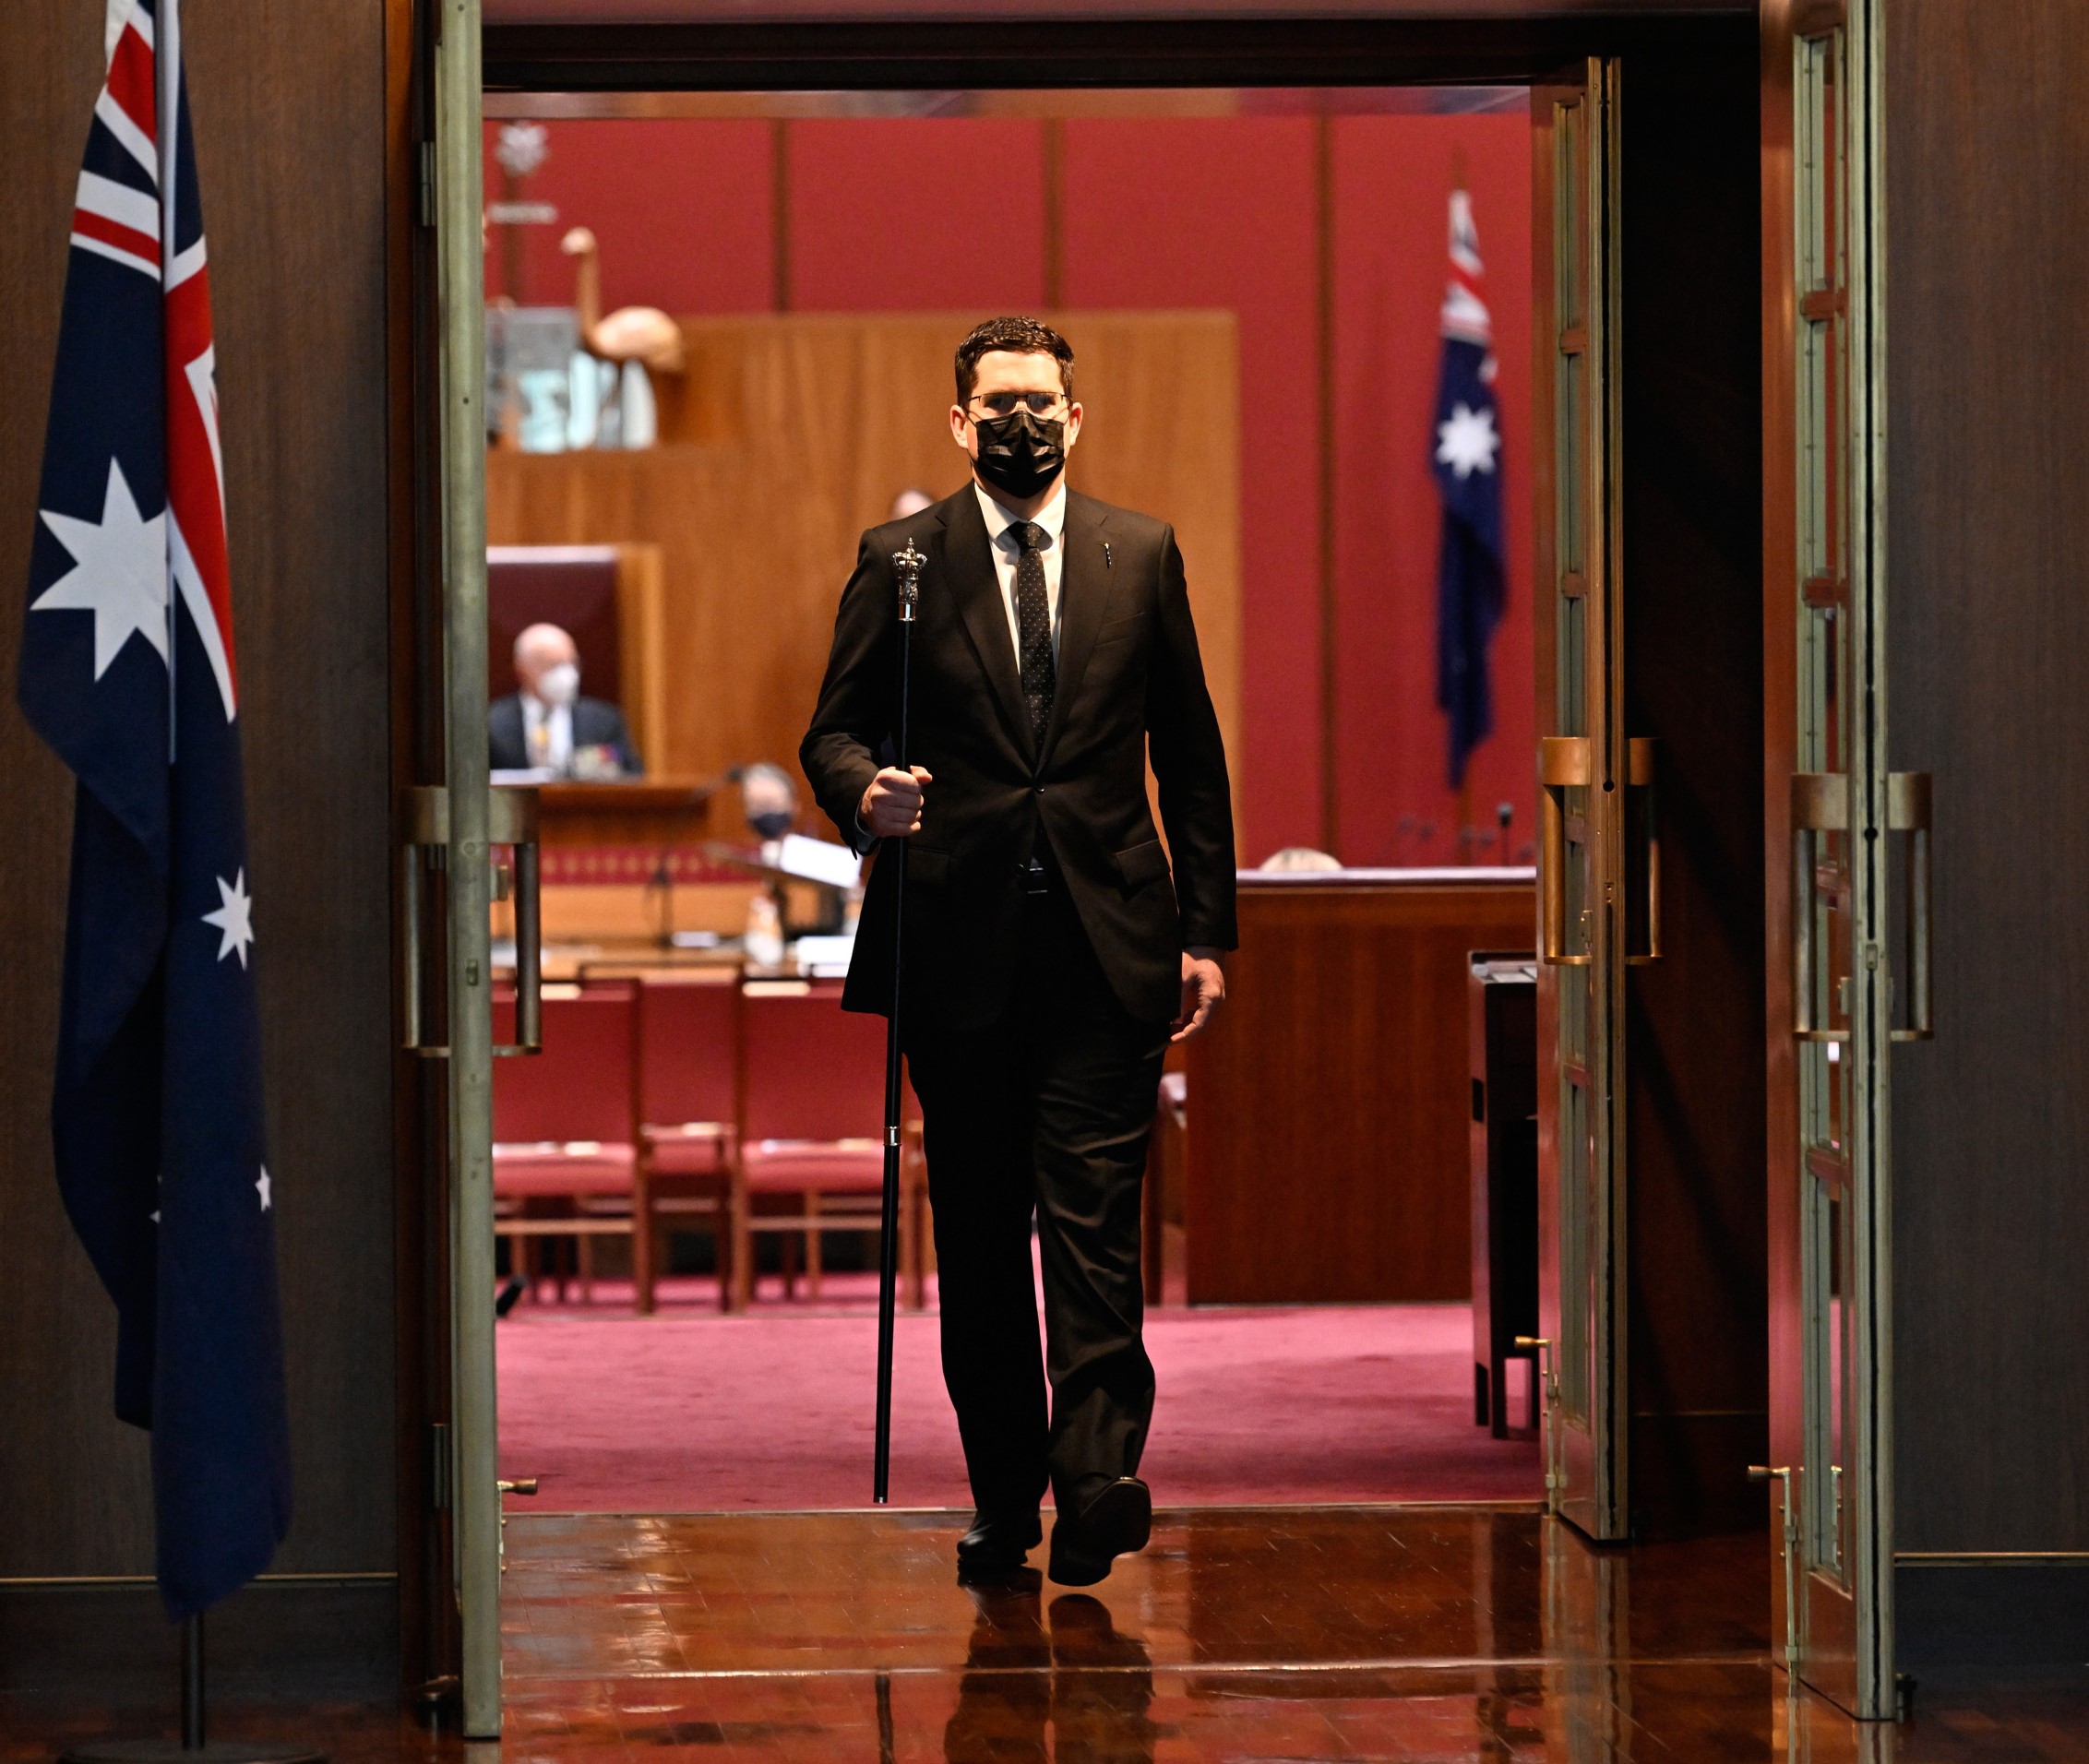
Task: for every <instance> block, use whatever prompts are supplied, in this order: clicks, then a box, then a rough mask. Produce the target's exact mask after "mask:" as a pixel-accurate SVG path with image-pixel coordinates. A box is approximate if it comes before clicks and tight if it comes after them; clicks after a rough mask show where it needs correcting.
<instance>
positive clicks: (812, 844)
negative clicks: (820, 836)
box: [761, 833, 863, 888]
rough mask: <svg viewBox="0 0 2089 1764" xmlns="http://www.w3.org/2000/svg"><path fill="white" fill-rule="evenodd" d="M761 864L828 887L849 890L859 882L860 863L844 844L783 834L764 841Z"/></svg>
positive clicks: (861, 865)
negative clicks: (779, 837) (777, 837)
mask: <svg viewBox="0 0 2089 1764" xmlns="http://www.w3.org/2000/svg"><path fill="white" fill-rule="evenodd" d="M761 859H762V862H763V863H764V864H768V865H769V866H770V868H772V869H776V870H781V871H782V873H783V874H784V875H785V876H795V877H797V878H798V880H800V881H801V882H824V883H825V884H826V885H827V886H828V887H829V888H854V887H855V886H856V884H857V883H858V882H859V881H861V880H862V879H863V860H862V859H861V858H859V857H858V856H857V855H856V854H855V853H854V852H852V851H850V850H849V848H848V847H847V846H846V845H835V844H832V843H830V841H828V840H814V839H807V838H806V836H805V835H804V834H803V833H786V834H784V836H783V837H782V839H780V840H765V841H764V842H763V845H762V848H761Z"/></svg>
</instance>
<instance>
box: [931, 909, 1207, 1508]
mask: <svg viewBox="0 0 2089 1764" xmlns="http://www.w3.org/2000/svg"><path fill="white" fill-rule="evenodd" d="M1024 941H1025V949H1024V956H1023V960H1022V963H1021V967H1020V969H1019V980H1018V984H1017V988H1016V992H1015V994H1014V995H1013V996H1012V997H1011V998H1010V1000H1009V1007H1008V1009H1007V1010H1006V1012H1005V1013H1004V1014H1003V1016H1002V1018H1001V1019H1000V1020H999V1021H998V1022H997V1023H994V1024H991V1025H989V1026H987V1027H986V1028H985V1029H972V1030H963V1031H953V1030H947V1029H936V1028H928V1029H924V1030H920V1031H912V1032H909V1033H907V1034H906V1035H905V1037H904V1039H905V1043H906V1053H907V1066H908V1069H909V1072H910V1073H911V1075H912V1077H913V1087H914V1093H915V1094H916V1095H917V1096H918V1097H920V1099H921V1108H922V1126H923V1133H924V1148H925V1151H926V1153H927V1157H928V1195H929V1200H930V1203H931V1204H932V1205H933V1207H934V1208H935V1210H936V1259H937V1279H938V1283H939V1286H940V1289H941V1299H942V1330H943V1378H944V1382H945V1384H946V1385H948V1386H949V1392H950V1401H951V1404H952V1406H953V1407H954V1408H955V1409H956V1410H957V1412H958V1431H959V1434H960V1435H961V1436H962V1438H963V1440H964V1449H965V1466H966V1469H967V1471H968V1472H970V1475H971V1478H972V1492H973V1500H974V1502H975V1503H977V1505H978V1506H979V1507H980V1508H983V1509H985V1510H987V1511H990V1512H1009V1511H1021V1510H1023V1509H1026V1508H1033V1507H1035V1506H1036V1505H1037V1503H1038V1500H1039V1498H1040V1496H1042V1495H1043V1494H1044V1489H1045V1486H1046V1484H1047V1483H1049V1484H1050V1486H1051V1488H1052V1490H1053V1493H1054V1496H1055V1499H1056V1502H1057V1504H1058V1506H1059V1508H1060V1510H1062V1511H1065V1510H1067V1509H1068V1508H1075V1507H1077V1506H1078V1505H1079V1504H1080V1502H1081V1501H1083V1500H1085V1499H1086V1498H1088V1496H1091V1495H1092V1494H1093V1493H1094V1491H1095V1490H1096V1489H1098V1488H1100V1487H1101V1486H1103V1484H1105V1483H1107V1482H1109V1481H1111V1480H1112V1479H1114V1478H1116V1477H1118V1476H1128V1475H1131V1474H1132V1473H1134V1472H1136V1471H1137V1470H1138V1468H1139V1459H1140V1453H1141V1452H1142V1451H1143V1450H1144V1448H1145V1445H1146V1429H1147V1425H1148V1424H1149V1422H1150V1421H1151V1420H1152V1413H1153V1365H1152V1361H1150V1360H1149V1359H1148V1358H1147V1357H1146V1348H1145V1344H1144V1343H1143V1341H1141V1340H1140V1325H1141V1323H1142V1322H1143V1320H1144V1315H1145V1304H1144V1295H1143V1293H1142V1291H1141V1287H1140V1265H1139V1226H1140V1187H1141V1186H1142V1184H1143V1181H1144V1178H1145V1172H1146V1141H1147V1136H1148V1135H1149V1134H1150V1133H1151V1132H1152V1125H1153V1108H1154V1099H1155V1096H1156V1094H1157V1092H1158V1090H1159V1086H1160V1081H1161V1062H1162V1059H1163V1057H1164V1055H1165V1054H1166V1052H1167V1043H1168V1026H1167V1025H1166V1024H1165V1023H1141V1022H1139V1021H1137V1020H1136V1019H1133V1018H1132V1017H1130V1016H1129V1015H1128V1014H1127V1012H1126V1011H1125V1008H1124V1007H1123V1006H1122V1005H1121V1004H1119V1003H1118V1002H1117V998H1116V994H1115V993H1114V992H1113V991H1112V990H1111V987H1110V983H1109V981H1108V979H1107V978H1106V977H1105V976H1104V972H1103V970H1102V967H1101V965H1100V963H1098V962H1097V960H1096V959H1095V954H1094V951H1093V950H1092V948H1090V946H1089V942H1088V937H1087V935H1086V933H1085V932H1083V931H1082V930H1081V927H1080V920H1079V918H1078V917H1077V915H1076V914H1075V912H1074V909H1073V905H1072V903H1071V902H1070V901H1069V900H1067V898H1066V896H1065V894H1064V892H1063V891H1062V889H1061V888H1058V887H1057V886H1055V887H1054V888H1052V889H1051V890H1050V891H1049V892H1047V893H1044V894H1040V895H1033V896H1032V897H1030V900H1029V902H1028V904H1027V908H1026V916H1025V923H1024ZM1033 1213H1034V1215H1035V1217H1036V1221H1037V1235H1038V1240H1039V1244H1040V1246H1041V1248H1042V1252H1043V1263H1044V1335H1045V1342H1046V1351H1045V1353H1044V1355H1043V1356H1042V1358H1041V1357H1040V1354H1039V1352H1038V1340H1037V1311H1036V1301H1035V1297H1034V1289H1033V1284H1032V1277H1031V1259H1030V1225H1031V1219H1032V1216H1033ZM1047 1369H1048V1370H1049V1373H1050V1379H1051V1403H1050V1410H1049V1413H1048V1414H1047V1410H1046V1402H1045V1375H1046V1371H1047Z"/></svg>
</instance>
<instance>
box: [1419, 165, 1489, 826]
mask: <svg viewBox="0 0 2089 1764" xmlns="http://www.w3.org/2000/svg"><path fill="white" fill-rule="evenodd" d="M1480 276H1481V268H1480V239H1479V234H1478V233H1477V232H1475V231H1474V227H1473V202H1472V198H1471V197H1469V196H1467V195H1466V193H1465V192H1464V191H1463V190H1453V191H1452V192H1451V194H1450V287H1449V288H1448V289H1447V290H1446V292H1445V293H1444V297H1443V310H1442V315H1441V321H1440V328H1441V329H1442V332H1443V366H1442V369H1441V371H1440V373H1439V374H1438V378H1437V402H1436V432H1435V435H1436V438H1435V446H1434V449H1433V453H1432V460H1431V464H1432V469H1433V470H1434V471H1435V472H1436V481H1437V487H1438V490H1440V491H1441V492H1442V494H1443V536H1442V539H1441V540H1440V542H1438V553H1437V703H1438V706H1439V707H1440V708H1441V709H1442V710H1443V713H1444V715H1445V717H1446V718H1447V719H1448V720H1449V721H1450V783H1451V787H1452V788H1453V789H1456V788H1457V787H1458V786H1459V785H1461V784H1462V783H1463V782H1464V781H1465V762H1466V760H1467V758H1469V757H1471V755H1472V752H1473V749H1474V748H1475V747H1477V746H1478V745H1480V743H1481V742H1483V741H1485V740H1486V738H1487V736H1488V735H1489V734H1490V733H1493V730H1494V697H1493V691H1492V686H1491V683H1490V682H1489V680H1488V678H1487V644H1488V642H1489V641H1490V640H1491V639H1492V638H1493V636H1494V627H1495V626H1497V625H1498V624H1499V623H1500V622H1501V607H1502V599H1503V593H1504V589H1505V585H1506V583H1507V580H1508V575H1507V571H1506V569H1505V567H1504V562H1503V556H1502V543H1501V465H1500V458H1499V456H1500V452H1501V428H1500V418H1499V414H1498V411H1497V410H1496V407H1495V401H1494V377H1495V363H1494V326H1493V322H1492V320H1491V319H1490V318H1489V317H1488V316H1487V309H1486V302H1485V301H1484V300H1482V299H1481V298H1480Z"/></svg>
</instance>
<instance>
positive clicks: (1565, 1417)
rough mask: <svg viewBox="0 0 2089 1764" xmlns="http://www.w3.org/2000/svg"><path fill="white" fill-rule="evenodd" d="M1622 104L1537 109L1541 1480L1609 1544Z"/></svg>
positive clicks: (1616, 1488) (1590, 95)
mask: <svg viewBox="0 0 2089 1764" xmlns="http://www.w3.org/2000/svg"><path fill="white" fill-rule="evenodd" d="M1532 118H1533V125H1534V201H1533V204H1532V207H1533V214H1534V221H1535V228H1536V232H1537V237H1536V239H1535V241H1534V254H1533V255H1534V262H1535V265H1536V273H1537V290H1536V302H1535V307H1536V315H1537V324H1536V326H1535V331H1536V336H1537V350H1538V357H1539V359H1538V362H1537V365H1536V372H1535V374H1534V385H1535V387H1536V399H1535V403H1536V406H1537V409H1536V411H1535V412H1534V423H1535V425H1536V429H1537V433H1538V435H1540V437H1541V438H1543V437H1546V436H1547V435H1549V438H1550V449H1549V458H1547V459H1545V460H1544V463H1543V464H1542V465H1541V467H1540V471H1539V474H1538V478H1539V482H1538V494H1539V509H1538V517H1539V518H1538V522H1537V531H1538V543H1537V569H1536V572H1535V579H1536V582H1537V590H1536V592H1537V596H1538V619H1537V626H1538V632H1537V674H1538V698H1539V703H1538V728H1539V732H1540V733H1539V739H1538V782H1539V785H1540V793H1539V813H1540V816H1541V831H1542V838H1541V840H1540V851H1539V875H1538V950H1539V954H1540V956H1541V958H1542V963H1541V967H1540V971H1539V984H1538V1046H1539V1055H1540V1070H1539V1081H1538V1172H1539V1177H1538V1180H1539V1230H1540V1238H1539V1252H1538V1255H1539V1261H1538V1269H1539V1327H1540V1328H1541V1329H1542V1330H1543V1331H1544V1335H1543V1338H1542V1341H1543V1344H1544V1346H1545V1348H1546V1351H1548V1352H1549V1355H1550V1367H1549V1370H1548V1372H1547V1374H1546V1414H1547V1433H1546V1487H1547V1491H1548V1495H1549V1498H1550V1501H1551V1504H1552V1506H1553V1508H1554V1510H1556V1511H1558V1512H1559V1513H1562V1514H1564V1515H1565V1516H1566V1517H1567V1518H1568V1519H1570V1520H1572V1521H1573V1522H1574V1523H1575V1524H1576V1525H1578V1526H1579V1527H1580V1528H1581V1529H1582V1531H1584V1532H1587V1533H1588V1534H1589V1535H1590V1536H1591V1537H1594V1538H1605V1539H1607V1538H1619V1537H1622V1536H1624V1535H1625V1531H1626V1523H1627V1520H1626V1504H1625V1475H1626V1463H1625V1456H1626V1433H1627V1422H1628V1416H1627V1412H1626V1411H1627V1403H1626V1401H1625V1364H1624V1359H1625V1292H1626V1286H1625V1213H1624V1207H1625V1182H1624V1169H1623V1157H1622V1151H1623V1134H1622V1118H1621V1117H1622V1110H1621V1104H1622V1100H1623V1095H1624V1079H1625V1072H1624V1054H1625V1043H1624V1012H1623V1003H1622V995H1623V980H1624V962H1625V936H1626V925H1625V919H1624V912H1623V900H1624V852H1625V816H1624V813H1623V811H1624V805H1625V797H1626V791H1625V789H1624V786H1625V785H1626V783H1627V782H1628V781H1629V752H1628V747H1627V743H1626V738H1625V730H1624V723H1623V718H1624V694H1623V692H1622V690H1621V684H1622V682H1621V670H1622V662H1623V630H1622V607H1623V598H1622V595H1621V592H1620V590H1619V580H1618V551H1617V527H1618V512H1619V511H1618V440H1619V436H1618V424H1617V65H1616V64H1615V63H1604V62H1597V61H1591V62H1590V63H1589V64H1588V65H1587V66H1586V68H1585V69H1584V70H1583V71H1582V74H1581V76H1580V77H1579V78H1578V79H1576V80H1574V81H1573V82H1572V83H1570V84H1565V85H1561V86H1558V87H1541V88H1539V89H1537V90H1536V91H1535V92H1534V95H1533V100H1532ZM1540 453H1541V457H1543V455H1544V453H1545V450H1544V449H1543V448H1541V449H1540Z"/></svg>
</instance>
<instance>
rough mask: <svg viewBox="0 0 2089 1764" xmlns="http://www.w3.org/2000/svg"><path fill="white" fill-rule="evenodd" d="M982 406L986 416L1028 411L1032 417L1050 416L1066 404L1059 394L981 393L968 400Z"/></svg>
mask: <svg viewBox="0 0 2089 1764" xmlns="http://www.w3.org/2000/svg"><path fill="white" fill-rule="evenodd" d="M970 402H971V403H973V404H977V405H983V406H984V407H985V411H986V414H987V415H988V416H1013V415H1014V414H1015V413H1016V412H1017V411H1029V412H1030V413H1031V415H1032V416H1050V415H1051V414H1052V413H1053V411H1056V410H1058V409H1060V408H1061V407H1062V406H1063V405H1064V404H1065V402H1066V396H1065V394H1064V393H1060V392H983V393H980V394H979V395H977V396H976V397H974V398H973V399H971V400H970Z"/></svg>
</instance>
